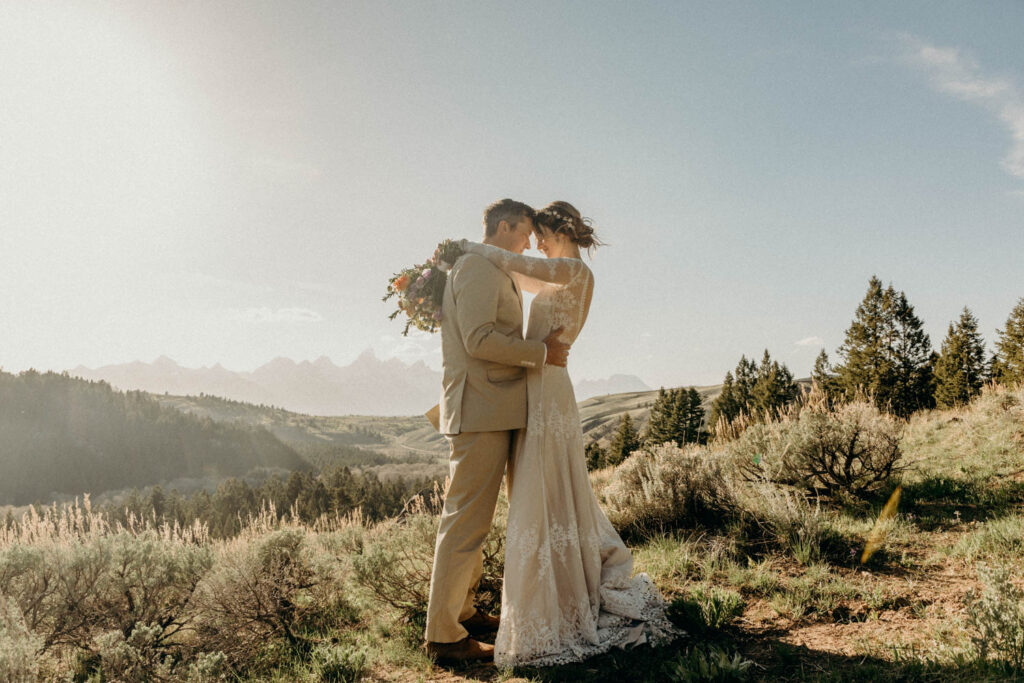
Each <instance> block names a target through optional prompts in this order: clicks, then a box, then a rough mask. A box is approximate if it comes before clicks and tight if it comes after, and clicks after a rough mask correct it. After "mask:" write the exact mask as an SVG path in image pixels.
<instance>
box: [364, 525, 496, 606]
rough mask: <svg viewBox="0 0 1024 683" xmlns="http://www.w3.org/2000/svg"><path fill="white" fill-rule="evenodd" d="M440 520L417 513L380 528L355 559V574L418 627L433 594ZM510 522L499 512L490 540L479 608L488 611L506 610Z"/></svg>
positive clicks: (486, 545)
mask: <svg viewBox="0 0 1024 683" xmlns="http://www.w3.org/2000/svg"><path fill="white" fill-rule="evenodd" d="M437 526H438V518H437V517H436V516H433V515H427V514H413V515H409V516H408V517H405V518H402V519H396V520H392V521H388V522H384V523H382V524H380V525H378V526H376V527H375V528H374V529H373V530H372V531H371V532H370V533H369V534H368V535H367V538H366V540H365V541H364V545H363V549H362V553H361V554H359V555H356V556H355V557H353V558H352V566H353V571H354V573H353V576H354V578H355V580H356V581H357V582H358V583H359V584H360V585H362V586H363V587H365V588H366V589H367V590H369V591H370V593H372V594H373V596H374V597H375V598H376V599H377V600H379V601H380V602H382V603H384V604H387V605H390V606H391V607H394V608H395V609H397V610H399V611H400V612H401V613H402V615H403V617H404V618H405V619H406V620H407V621H410V622H412V623H414V624H417V625H420V626H422V625H424V624H425V623H426V615H427V599H428V598H429V596H430V571H431V568H432V566H433V562H434V543H435V541H436V538H437ZM504 527H505V524H504V520H503V519H501V515H500V514H499V515H498V516H497V517H496V519H495V522H494V524H493V525H492V526H491V531H490V533H489V534H488V536H487V539H486V540H485V541H484V547H483V552H484V568H483V576H482V577H481V579H480V585H479V587H478V589H477V605H478V607H480V608H482V609H483V610H484V611H485V612H491V611H495V610H496V609H497V608H498V607H499V606H500V599H501V597H500V596H501V577H502V574H503V573H504V556H505V552H504V539H505V533H504Z"/></svg>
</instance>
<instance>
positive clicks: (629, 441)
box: [606, 412, 640, 465]
mask: <svg viewBox="0 0 1024 683" xmlns="http://www.w3.org/2000/svg"><path fill="white" fill-rule="evenodd" d="M639 448H640V434H639V433H637V431H636V427H634V426H633V418H632V416H630V414H629V413H628V412H626V413H623V414H622V418H621V419H620V420H619V428H618V430H617V431H616V432H615V435H614V436H613V437H612V443H611V445H610V446H609V447H608V455H607V457H606V462H607V464H608V465H618V464H619V463H621V462H622V461H623V460H625V459H626V458H628V457H629V456H630V455H632V454H633V451H636V450H638V449H639Z"/></svg>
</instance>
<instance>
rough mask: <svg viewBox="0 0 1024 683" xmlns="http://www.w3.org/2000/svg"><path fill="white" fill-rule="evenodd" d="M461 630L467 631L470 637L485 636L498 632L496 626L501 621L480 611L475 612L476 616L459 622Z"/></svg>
mask: <svg viewBox="0 0 1024 683" xmlns="http://www.w3.org/2000/svg"><path fill="white" fill-rule="evenodd" d="M459 623H460V624H462V628H464V629H466V630H467V631H469V635H471V636H485V635H488V634H490V633H497V632H498V625H499V624H500V623H501V620H500V619H499V618H498V617H495V616H491V615H490V614H484V613H483V612H481V611H480V610H477V611H476V614H474V615H473V616H471V617H470V618H469V619H466V620H465V621H460V622H459Z"/></svg>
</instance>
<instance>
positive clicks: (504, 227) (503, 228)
mask: <svg viewBox="0 0 1024 683" xmlns="http://www.w3.org/2000/svg"><path fill="white" fill-rule="evenodd" d="M511 227H512V226H511V225H509V222H508V221H498V232H508V231H509V229H510V228H511Z"/></svg>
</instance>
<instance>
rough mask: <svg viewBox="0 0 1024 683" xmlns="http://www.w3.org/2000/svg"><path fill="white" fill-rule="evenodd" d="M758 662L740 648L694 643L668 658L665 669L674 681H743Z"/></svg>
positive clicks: (668, 679) (666, 675)
mask: <svg viewBox="0 0 1024 683" xmlns="http://www.w3.org/2000/svg"><path fill="white" fill-rule="evenodd" d="M753 665H754V662H752V661H750V660H749V659H746V658H744V657H743V655H741V654H740V653H739V652H735V651H734V652H732V653H731V654H730V653H729V652H727V651H726V650H723V649H721V648H718V647H715V646H710V647H707V646H705V647H693V648H691V649H688V650H686V651H684V652H682V653H680V654H679V655H678V656H677V657H676V658H675V659H673V660H671V661H669V662H667V663H666V664H665V666H664V668H663V669H662V672H663V674H664V679H663V680H666V681H672V682H673V683H697V682H698V681H743V680H746V679H747V677H748V676H749V669H750V667H751V666H753Z"/></svg>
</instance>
